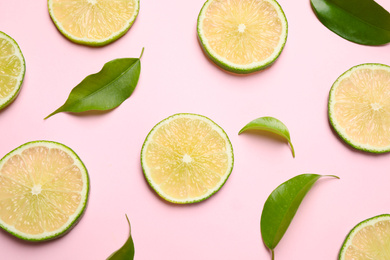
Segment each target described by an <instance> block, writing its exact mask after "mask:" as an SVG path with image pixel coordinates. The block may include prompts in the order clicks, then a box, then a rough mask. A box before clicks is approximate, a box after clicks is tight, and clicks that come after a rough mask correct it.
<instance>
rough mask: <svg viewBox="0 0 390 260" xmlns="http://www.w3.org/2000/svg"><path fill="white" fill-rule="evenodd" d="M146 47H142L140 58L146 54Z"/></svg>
mask: <svg viewBox="0 0 390 260" xmlns="http://www.w3.org/2000/svg"><path fill="white" fill-rule="evenodd" d="M144 50H145V47H142V51H141V55H140V56H139V59H141V58H142V55H143V54H144Z"/></svg>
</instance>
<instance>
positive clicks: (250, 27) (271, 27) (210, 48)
mask: <svg viewBox="0 0 390 260" xmlns="http://www.w3.org/2000/svg"><path fill="white" fill-rule="evenodd" d="M198 37H199V40H200V43H201V46H202V48H203V50H204V51H205V53H206V54H207V56H208V57H209V58H210V59H211V60H212V61H214V62H215V63H216V64H217V65H218V66H220V67H221V68H223V69H225V70H227V71H230V72H234V73H239V74H245V73H251V72H254V71H258V70H261V69H264V68H266V67H268V66H269V65H271V64H272V63H273V62H274V61H275V60H276V59H277V58H278V56H279V55H280V53H281V52H282V50H283V48H284V45H285V43H286V40H287V20H286V17H285V15H284V13H283V10H282V8H281V7H280V5H279V4H278V3H277V2H276V1H275V0H234V1H232V0H208V1H207V2H206V3H205V4H204V5H203V8H202V10H201V11H200V13H199V17H198Z"/></svg>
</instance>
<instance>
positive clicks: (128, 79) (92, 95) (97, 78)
mask: <svg viewBox="0 0 390 260" xmlns="http://www.w3.org/2000/svg"><path fill="white" fill-rule="evenodd" d="M143 51H144V49H142V53H141V56H140V57H139V58H122V59H115V60H112V61H109V62H107V63H106V64H105V65H104V66H103V68H102V70H101V71H99V72H98V73H96V74H92V75H89V76H87V77H86V78H85V79H84V80H83V81H81V82H80V83H79V84H78V85H77V86H76V87H74V88H73V89H72V91H71V92H70V94H69V97H68V99H67V100H66V102H65V104H63V105H62V106H61V107H60V108H58V109H57V110H56V111H54V112H53V113H51V114H50V115H48V116H47V117H46V118H49V117H51V116H52V115H55V114H57V113H59V112H85V111H89V110H109V109H112V108H115V107H117V106H119V105H120V104H122V102H123V101H125V100H126V99H127V98H129V97H130V95H131V94H132V93H133V91H134V89H135V87H136V86H137V83H138V79H139V75H140V72H141V61H140V59H141V57H142V54H143ZM46 118H45V119H46Z"/></svg>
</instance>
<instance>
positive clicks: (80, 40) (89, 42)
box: [47, 0, 140, 47]
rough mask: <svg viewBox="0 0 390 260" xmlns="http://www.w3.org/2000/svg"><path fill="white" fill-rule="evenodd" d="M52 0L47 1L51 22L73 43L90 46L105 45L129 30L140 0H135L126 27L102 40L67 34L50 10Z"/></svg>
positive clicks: (135, 16)
mask: <svg viewBox="0 0 390 260" xmlns="http://www.w3.org/2000/svg"><path fill="white" fill-rule="evenodd" d="M52 2H53V0H48V1H47V5H48V9H49V14H50V17H51V19H52V21H53V23H54V24H55V26H56V27H57V29H58V30H59V31H60V32H61V34H62V35H64V36H65V37H66V38H67V39H68V40H70V41H72V42H74V43H77V44H81V45H87V46H92V47H102V46H105V45H107V44H110V43H112V42H114V41H116V40H118V39H119V38H121V37H122V36H123V35H125V34H126V33H127V32H128V31H129V29H130V28H131V26H132V25H133V23H134V21H135V20H136V18H137V17H138V13H139V8H140V0H137V1H136V3H137V7H136V11H135V13H134V15H133V17H132V18H131V19H130V20H129V21H128V24H127V25H126V27H124V28H122V29H121V30H120V31H118V32H117V33H115V34H114V35H112V36H111V37H108V38H106V39H103V40H89V39H83V38H79V37H75V36H73V35H71V34H69V33H68V32H67V31H66V30H65V29H64V28H63V27H62V26H61V24H60V23H59V22H58V21H57V19H56V18H55V16H54V14H53V10H52V7H51V5H52Z"/></svg>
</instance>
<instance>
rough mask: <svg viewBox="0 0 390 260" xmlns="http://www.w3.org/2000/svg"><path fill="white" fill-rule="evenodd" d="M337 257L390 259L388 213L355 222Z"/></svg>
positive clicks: (341, 259) (389, 220)
mask: <svg viewBox="0 0 390 260" xmlns="http://www.w3.org/2000/svg"><path fill="white" fill-rule="evenodd" d="M339 259H340V260H373V259H375V260H388V259H390V215H389V214H384V215H379V216H376V217H373V218H369V219H367V220H364V221H362V222H360V223H359V224H357V225H356V226H355V227H354V228H353V229H352V230H351V232H350V233H349V234H348V236H347V238H346V239H345V241H344V244H343V246H342V247H341V250H340V254H339Z"/></svg>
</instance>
